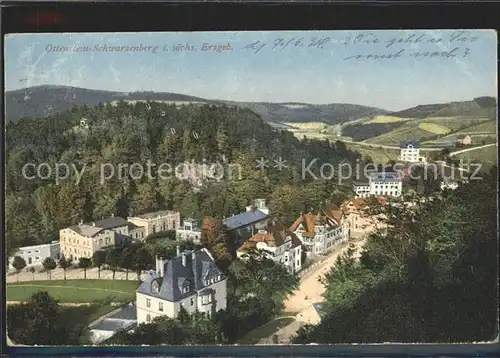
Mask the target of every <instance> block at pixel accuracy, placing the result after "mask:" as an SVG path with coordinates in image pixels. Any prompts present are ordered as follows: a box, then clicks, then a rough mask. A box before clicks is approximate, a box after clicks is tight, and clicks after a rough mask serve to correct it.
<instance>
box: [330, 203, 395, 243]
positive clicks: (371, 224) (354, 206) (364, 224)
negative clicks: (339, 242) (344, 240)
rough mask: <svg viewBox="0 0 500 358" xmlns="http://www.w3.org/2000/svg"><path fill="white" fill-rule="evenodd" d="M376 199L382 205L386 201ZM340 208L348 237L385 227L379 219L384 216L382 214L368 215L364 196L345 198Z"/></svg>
mask: <svg viewBox="0 0 500 358" xmlns="http://www.w3.org/2000/svg"><path fill="white" fill-rule="evenodd" d="M378 200H379V202H380V203H381V204H383V205H385V204H386V203H387V202H386V201H385V200H384V199H382V198H378ZM340 208H341V210H342V212H343V213H344V216H345V219H346V223H347V231H348V236H349V237H350V238H360V237H363V236H365V235H368V234H370V233H372V232H374V231H376V230H378V229H383V228H385V225H384V224H383V222H382V221H381V219H383V218H384V217H383V215H381V214H379V215H370V214H369V213H368V212H367V209H368V208H369V206H368V205H367V199H366V198H354V199H349V200H346V201H344V202H343V203H342V205H341V206H340Z"/></svg>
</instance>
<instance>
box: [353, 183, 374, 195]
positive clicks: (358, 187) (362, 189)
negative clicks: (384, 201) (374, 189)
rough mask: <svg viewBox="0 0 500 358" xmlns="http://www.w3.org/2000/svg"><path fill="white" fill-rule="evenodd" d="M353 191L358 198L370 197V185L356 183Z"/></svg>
mask: <svg viewBox="0 0 500 358" xmlns="http://www.w3.org/2000/svg"><path fill="white" fill-rule="evenodd" d="M352 191H353V192H354V196H355V197H356V198H367V197H369V196H370V184H369V183H354V184H353V185H352Z"/></svg>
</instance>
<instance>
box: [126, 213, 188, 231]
mask: <svg viewBox="0 0 500 358" xmlns="http://www.w3.org/2000/svg"><path fill="white" fill-rule="evenodd" d="M127 220H128V221H129V222H131V223H133V224H135V225H137V226H142V227H144V235H145V237H147V236H149V235H151V234H154V233H157V232H163V231H168V230H176V229H178V228H179V227H180V225H181V214H180V213H179V212H178V211H171V210H162V211H156V212H153V213H147V214H142V215H138V216H131V217H128V218H127Z"/></svg>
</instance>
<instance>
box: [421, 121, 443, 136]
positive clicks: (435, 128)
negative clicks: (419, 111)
mask: <svg viewBox="0 0 500 358" xmlns="http://www.w3.org/2000/svg"><path fill="white" fill-rule="evenodd" d="M418 128H420V129H422V130H424V131H427V132H431V133H433V134H446V133H448V132H450V131H451V129H449V128H447V127H444V126H442V125H439V124H437V123H429V122H423V123H420V124H419V125H418Z"/></svg>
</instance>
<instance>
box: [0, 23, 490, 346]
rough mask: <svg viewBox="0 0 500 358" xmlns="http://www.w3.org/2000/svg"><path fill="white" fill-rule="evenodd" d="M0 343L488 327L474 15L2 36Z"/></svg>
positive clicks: (233, 339)
mask: <svg viewBox="0 0 500 358" xmlns="http://www.w3.org/2000/svg"><path fill="white" fill-rule="evenodd" d="M5 84H6V89H5V110H6V113H5V116H6V124H5V135H6V138H5V142H6V147H5V151H6V152H5V153H6V155H5V158H6V164H5V172H4V173H5V176H4V180H5V193H4V194H5V241H4V243H5V263H6V266H5V267H6V277H5V280H6V323H7V334H8V340H9V344H10V345H12V346H16V345H17V346H35V345H36V346H99V347H104V346H117V345H119V346H226V345H230V346H233V347H234V346H248V345H269V346H276V345H307V344H318V345H333V344H355V343H358V344H361V343H370V344H371V343H388V342H389V343H472V342H490V341H492V340H494V339H495V338H496V336H497V334H498V330H497V327H498V310H497V303H498V287H497V282H498V277H497V274H498V257H497V256H498V255H497V253H498V240H497V217H498V209H497V195H496V194H497V189H498V183H497V168H498V156H497V153H498V133H497V94H496V93H497V92H496V91H497V34H496V32H495V31H492V30H460V29H456V30H415V31H409V30H383V31H382V30H376V31H281V32H279V31H276V32H275V31H268V32H264V31H248V32H164V33H140V32H138V33H61V34H52V33H43V34H16V35H8V36H6V37H5Z"/></svg>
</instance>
